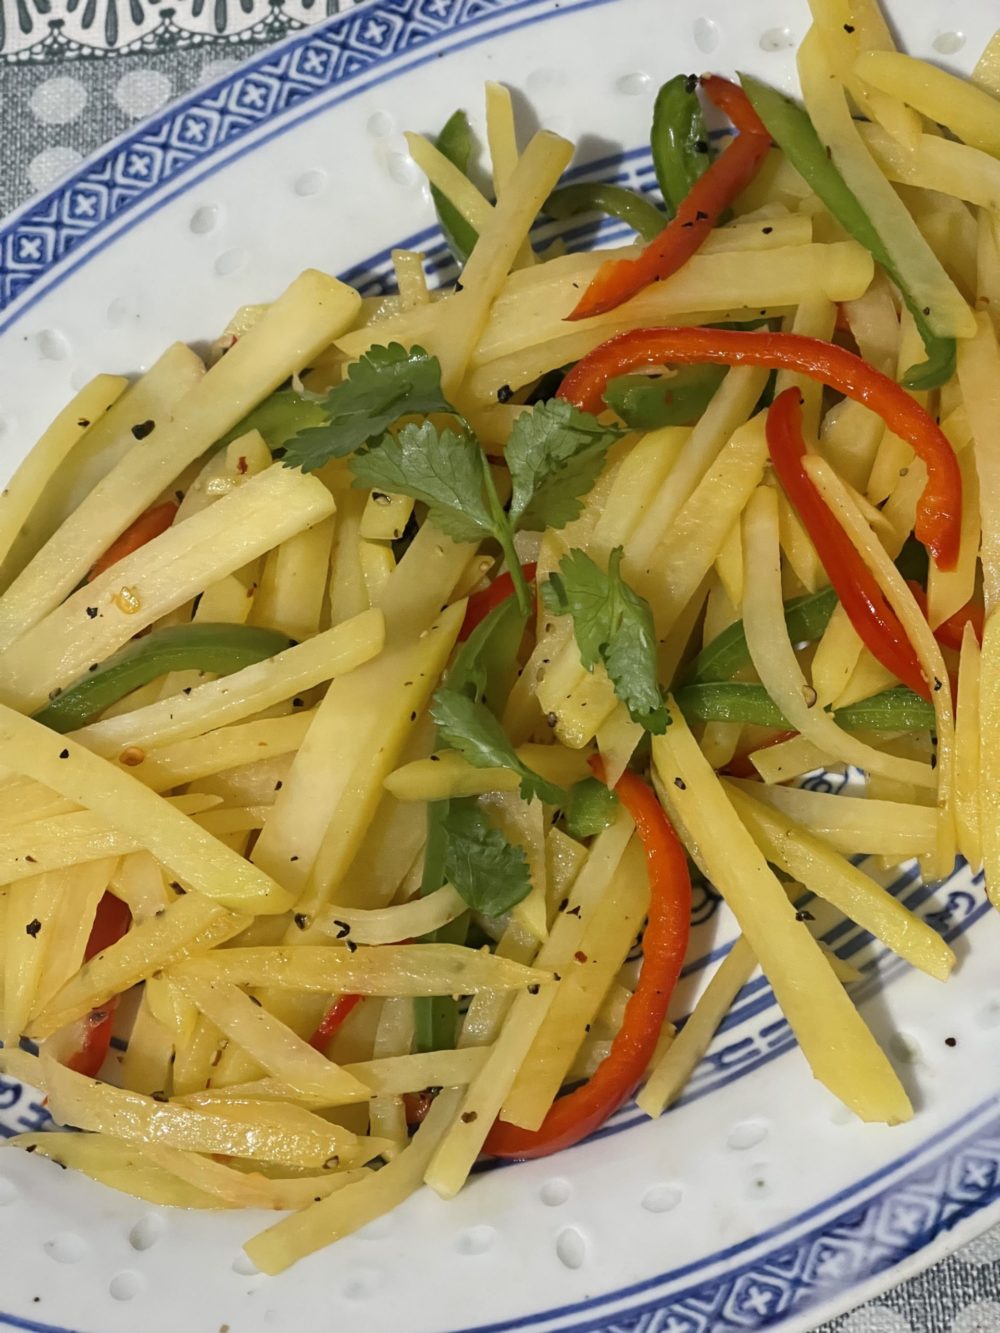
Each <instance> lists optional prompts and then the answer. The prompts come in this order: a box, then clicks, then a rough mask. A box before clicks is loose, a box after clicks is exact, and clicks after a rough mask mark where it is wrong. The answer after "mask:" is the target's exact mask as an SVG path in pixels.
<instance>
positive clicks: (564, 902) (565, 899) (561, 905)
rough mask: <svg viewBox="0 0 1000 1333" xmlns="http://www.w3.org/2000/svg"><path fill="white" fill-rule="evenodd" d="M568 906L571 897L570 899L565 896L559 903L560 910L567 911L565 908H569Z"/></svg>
mask: <svg viewBox="0 0 1000 1333" xmlns="http://www.w3.org/2000/svg"><path fill="white" fill-rule="evenodd" d="M568 906H569V899H568V898H564V899H563V900H562V902H561V903H560V904H559V910H560V912H565V910H566V908H567V907H568Z"/></svg>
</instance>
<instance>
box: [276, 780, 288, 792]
mask: <svg viewBox="0 0 1000 1333" xmlns="http://www.w3.org/2000/svg"><path fill="white" fill-rule="evenodd" d="M284 785H285V784H284V783H283V782H282V781H281V779H280V778H279V779H278V781H277V782H276V783H275V784H274V790H275V791H281V789H282V787H283V786H284Z"/></svg>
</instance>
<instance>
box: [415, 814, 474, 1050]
mask: <svg viewBox="0 0 1000 1333" xmlns="http://www.w3.org/2000/svg"><path fill="white" fill-rule="evenodd" d="M450 804H451V802H450V801H431V803H430V804H429V805H428V807H427V843H426V846H425V848H424V870H423V875H422V876H421V879H420V896H421V897H422V898H426V897H427V895H428V894H430V893H437V891H438V889H439V888H440V887H441V885H442V884H443V883H444V862H445V854H446V852H447V850H448V835H447V834H446V832H445V828H444V821H445V820H446V819H447V817H448V808H449V806H450ZM468 922H469V918H468V914H467V913H466V914H463V915H462V916H460V917H459V918H458V920H457V921H452V922H451V923H450V924H449V925H447V926H443V927H442V928H441V929H440V930H434V931H431V933H430V934H429V935H425V936H424V937H423V939H422V941H421V942H422V943H424V944H431V943H435V942H437V943H439V944H464V943H465V935H466V931H467V929H468ZM413 1021H414V1041H415V1045H416V1049H417V1050H418V1051H424V1052H426V1051H450V1050H451V1048H452V1047H453V1046H454V1045H455V1035H456V1033H457V1031H458V1005H457V1003H456V1002H455V1001H454V1000H453V999H452V998H451V996H450V995H420V996H417V998H416V999H415V1000H414V1001H413Z"/></svg>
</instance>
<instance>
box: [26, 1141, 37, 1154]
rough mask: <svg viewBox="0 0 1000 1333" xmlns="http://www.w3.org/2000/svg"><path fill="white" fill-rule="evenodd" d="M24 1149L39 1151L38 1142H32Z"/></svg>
mask: <svg viewBox="0 0 1000 1333" xmlns="http://www.w3.org/2000/svg"><path fill="white" fill-rule="evenodd" d="M24 1151H25V1152H37V1151H38V1144H37V1143H30V1144H29V1145H28V1146H27V1148H25V1150H24Z"/></svg>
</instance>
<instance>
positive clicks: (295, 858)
mask: <svg viewBox="0 0 1000 1333" xmlns="http://www.w3.org/2000/svg"><path fill="white" fill-rule="evenodd" d="M288 859H289V861H297V860H298V859H299V858H298V857H297V856H290V857H289V858H288Z"/></svg>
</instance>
